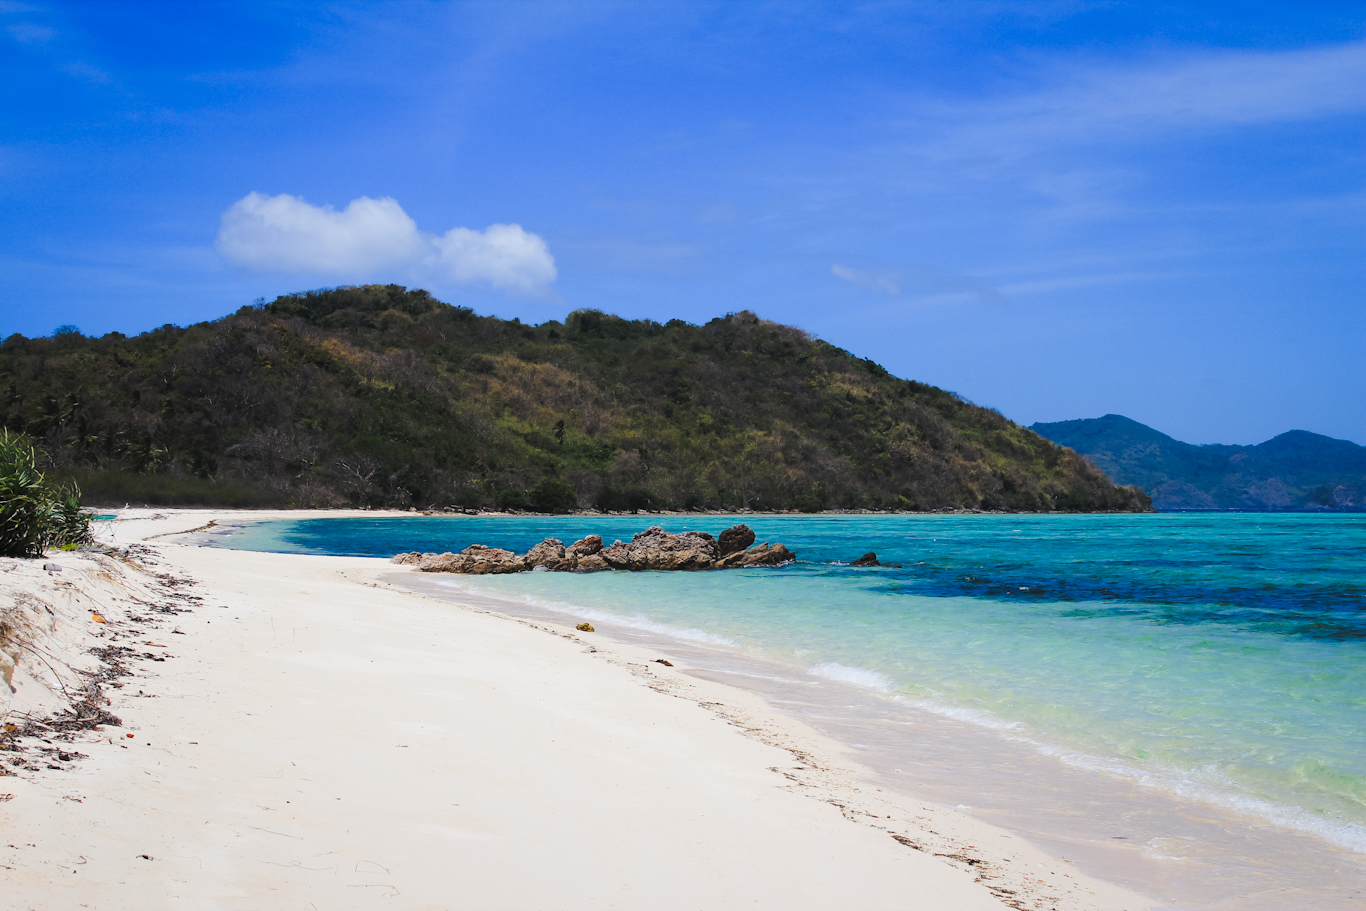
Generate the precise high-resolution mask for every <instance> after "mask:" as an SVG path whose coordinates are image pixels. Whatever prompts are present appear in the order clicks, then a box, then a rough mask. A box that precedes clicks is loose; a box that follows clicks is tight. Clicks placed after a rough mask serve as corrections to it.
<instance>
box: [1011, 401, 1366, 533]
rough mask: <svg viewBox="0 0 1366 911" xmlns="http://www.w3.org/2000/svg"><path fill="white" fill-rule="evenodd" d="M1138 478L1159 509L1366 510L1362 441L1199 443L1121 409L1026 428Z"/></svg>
mask: <svg viewBox="0 0 1366 911" xmlns="http://www.w3.org/2000/svg"><path fill="white" fill-rule="evenodd" d="M1029 429H1030V430H1033V431H1034V432H1035V433H1038V434H1040V435H1041V436H1045V437H1047V438H1048V439H1050V440H1053V441H1054V442H1055V443H1060V444H1061V445H1063V446H1069V447H1071V448H1072V449H1074V450H1076V451H1077V452H1079V453H1081V454H1082V455H1084V456H1086V457H1087V458H1089V459H1091V460H1092V461H1094V462H1095V463H1096V465H1098V466H1099V467H1100V468H1102V469H1104V470H1105V472H1106V474H1108V475H1109V476H1110V477H1112V478H1114V479H1115V481H1116V482H1117V483H1120V484H1136V485H1138V486H1140V487H1142V488H1143V489H1144V491H1146V492H1147V493H1148V494H1149V495H1150V496H1151V497H1152V498H1153V505H1154V506H1155V507H1157V508H1158V509H1341V510H1360V509H1363V508H1366V446H1358V445H1357V444H1356V443H1352V442H1349V441H1347V440H1335V439H1333V438H1331V437H1326V436H1321V435H1319V434H1317V433H1309V432H1308V431H1304V430H1292V431H1290V432H1288V433H1283V434H1281V435H1280V436H1278V437H1275V438H1273V439H1270V440H1267V441H1266V442H1265V443H1259V444H1258V445H1256V446H1222V445H1206V446H1196V445H1192V444H1190V443H1182V442H1181V441H1179V440H1174V439H1172V438H1171V437H1169V436H1167V435H1166V434H1165V433H1161V432H1160V431H1157V430H1154V429H1153V428H1151V427H1148V426H1146V425H1144V424H1140V423H1138V422H1137V421H1134V420H1130V419H1129V418H1126V417H1124V416H1122V415H1118V414H1107V415H1106V416H1105V417H1103V418H1092V419H1087V420H1078V421H1058V422H1055V423H1048V424H1045V423H1040V424H1033V425H1031V426H1030V428H1029Z"/></svg>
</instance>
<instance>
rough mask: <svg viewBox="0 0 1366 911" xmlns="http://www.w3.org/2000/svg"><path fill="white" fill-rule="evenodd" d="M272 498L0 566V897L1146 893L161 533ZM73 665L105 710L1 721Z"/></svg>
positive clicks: (512, 627) (892, 795)
mask: <svg viewBox="0 0 1366 911" xmlns="http://www.w3.org/2000/svg"><path fill="white" fill-rule="evenodd" d="M338 514H339V513H331V515H338ZM362 515H367V516H374V515H376V513H373V512H370V513H362ZM270 516H271V514H270V513H252V514H245V513H232V512H228V511H212V510H163V511H155V512H154V511H151V510H128V511H125V512H123V513H122V514H121V518H120V519H119V520H118V521H116V522H113V523H108V525H107V528H106V529H105V530H104V531H103V532H102V536H103V538H102V539H103V540H104V541H106V543H112V544H116V545H118V546H121V547H128V546H129V545H134V546H133V547H132V551H131V553H126V554H125V555H124V556H123V557H122V558H121V557H119V556H118V555H115V556H98V555H93V554H90V553H64V554H57V555H53V556H49V557H48V558H46V559H43V560H0V570H4V571H2V572H0V608H3V609H4V610H6V611H8V612H9V613H8V615H7V616H9V617H10V618H11V619H15V618H17V620H16V621H15V622H16V623H18V624H19V625H17V626H14V629H12V630H11V632H10V633H8V634H7V635H8V636H9V639H7V642H8V643H9V644H8V645H7V650H8V651H9V652H11V657H10V658H4V659H0V660H4V661H7V662H9V663H8V664H7V665H6V668H7V670H6V676H7V678H9V679H10V682H11V683H12V686H11V687H6V688H5V690H6V692H5V693H4V694H3V698H4V699H6V700H7V702H3V703H0V709H3V710H5V711H6V718H5V720H6V721H7V722H9V723H11V724H14V725H16V727H18V728H20V729H21V730H19V731H16V732H15V733H24V732H25V731H27V732H29V733H30V736H21V737H18V738H17V739H16V741H15V743H16V747H17V750H15V751H11V752H5V753H0V768H3V769H4V770H5V771H6V773H7V774H5V775H4V776H3V777H0V869H3V873H2V874H0V880H2V881H3V887H2V888H0V908H4V909H56V908H92V909H133V908H137V909H156V908H225V909H228V908H230V909H249V908H263V909H275V908H282V909H283V908H289V909H313V908H316V909H350V908H401V909H573V908H650V909H680V911H682V909H694V911H695V909H718V908H788V909H791V908H799V909H806V908H810V909H817V908H821V909H825V908H840V907H852V908H862V909H873V908H888V909H890V908H900V909H999V908H1002V907H1013V908H1019V909H1106V911H1111V909H1113V911H1119V909H1126V911H1140V909H1144V908H1151V907H1166V905H1165V904H1164V903H1162V902H1159V901H1157V900H1155V899H1152V898H1145V897H1143V896H1140V895H1137V894H1134V893H1132V892H1129V891H1126V890H1123V889H1120V888H1118V887H1115V886H1112V885H1110V884H1107V883H1103V882H1099V881H1097V880H1095V879H1091V878H1088V877H1086V876H1085V875H1084V874H1082V873H1080V872H1079V871H1078V870H1076V868H1075V867H1074V866H1072V865H1071V864H1069V863H1067V862H1065V861H1064V860H1062V859H1060V858H1053V857H1049V856H1047V855H1046V854H1044V853H1043V852H1041V851H1039V850H1037V849H1035V848H1034V847H1032V846H1031V845H1030V844H1029V843H1028V842H1026V841H1025V840H1023V839H1022V838H1020V837H1018V836H1012V835H1011V833H1008V832H1005V831H1002V830H1000V829H995V828H992V827H990V826H987V825H985V824H983V823H980V822H978V821H976V820H973V819H970V818H968V817H966V816H963V815H961V814H958V813H956V812H954V811H953V810H951V809H947V808H944V807H940V806H936V805H933V804H929V803H926V802H924V801H920V800H917V799H916V798H915V796H914V795H913V794H909V793H897V792H893V791H891V790H889V789H884V790H879V787H878V786H877V785H875V784H873V783H871V780H870V776H868V775H866V774H865V772H864V770H862V769H860V768H859V767H858V766H857V765H856V764H854V763H852V762H851V761H850V760H849V759H848V757H847V756H846V755H845V754H844V752H843V750H842V749H841V747H840V746H839V745H838V744H836V743H834V742H832V741H829V740H827V739H824V738H823V737H821V736H820V735H818V734H816V733H815V732H814V731H811V730H810V729H808V728H805V727H803V726H802V725H800V724H799V723H797V722H795V721H793V720H791V719H789V718H786V717H784V716H782V715H780V714H778V713H776V712H774V711H773V710H772V709H770V708H769V707H768V706H767V705H766V704H765V703H764V702H763V701H762V700H761V699H760V698H759V697H757V696H754V695H751V694H747V693H744V692H742V691H739V690H735V689H732V688H728V687H724V686H721V685H718V684H715V683H711V682H707V681H703V680H700V679H697V678H694V677H691V676H689V674H688V669H687V668H686V667H684V666H681V665H678V664H676V665H675V666H673V667H666V666H664V665H662V664H659V663H655V661H654V659H655V658H657V657H658V655H656V654H654V653H650V652H648V651H645V650H642V649H639V648H635V647H632V646H628V645H622V644H619V643H612V642H610V641H608V640H607V639H605V638H604V637H601V636H596V635H595V634H593V633H581V632H576V631H575V630H573V629H570V628H557V627H553V626H550V625H545V624H537V623H529V622H526V621H522V620H517V619H514V618H510V617H507V616H504V615H500V614H498V613H496V612H491V611H488V610H485V609H482V608H476V607H472V606H462V605H459V604H454V603H451V602H450V601H443V600H437V599H434V598H429V597H426V596H424V595H422V594H419V593H415V592H412V591H406V590H401V589H399V588H396V587H394V586H393V585H391V584H390V583H388V582H387V581H386V579H385V577H386V576H391V575H392V574H393V573H394V572H395V570H396V569H397V568H396V567H394V566H393V565H392V564H390V563H388V562H387V561H384V560H374V559H362V558H336V557H312V556H297V555H279V554H263V553H248V552H243V551H234V550H226V549H218V548H212V547H202V546H198V544H197V543H196V541H195V539H194V537H193V536H186V535H184V534H181V533H183V532H186V531H189V530H191V529H197V528H200V527H201V526H204V525H206V524H207V523H208V522H210V521H218V522H224V521H228V520H235V521H240V520H242V519H244V518H268V517H270ZM289 516H290V517H291V518H300V516H299V514H298V513H291V514H289ZM45 564H56V565H58V566H60V571H48V570H44V569H43V567H44V565H45ZM181 611H183V612H181ZM12 625H13V624H12ZM109 646H115V647H127V648H130V649H131V652H130V653H123V654H122V656H121V657H120V656H119V655H116V654H114V653H113V652H106V653H105V655H106V657H107V658H108V659H109V660H115V659H117V660H118V661H119V662H120V663H121V664H122V665H123V666H124V667H125V668H126V669H127V670H129V671H131V673H130V674H129V675H127V676H117V677H111V676H109V672H108V668H109V664H108V663H107V662H106V663H104V664H101V663H100V662H99V661H98V660H97V659H96V658H95V657H94V656H93V655H91V654H89V653H88V651H89V649H91V648H108V647H109ZM143 656H145V657H143ZM69 668H84V669H86V670H88V671H99V670H100V669H101V668H104V676H105V678H106V679H105V683H104V686H103V689H102V692H103V693H104V695H106V696H107V697H108V698H109V704H108V705H107V706H106V708H107V709H108V710H109V711H111V712H112V713H113V714H114V715H116V716H118V718H119V719H121V724H120V725H117V726H116V725H113V724H108V723H106V724H102V725H99V728H98V730H95V729H84V730H77V731H75V732H73V733H71V734H70V735H69V736H70V737H71V739H70V740H69V741H64V740H61V739H60V738H59V737H58V736H56V735H54V734H52V733H48V732H46V731H45V730H44V729H43V728H42V726H41V725H34V724H32V723H29V726H28V727H27V728H25V727H24V725H25V723H26V719H43V718H49V717H50V716H51V714H52V713H54V712H58V711H61V710H62V709H63V707H64V706H65V705H66V703H67V702H68V701H69V700H70V699H71V698H72V697H71V694H72V693H75V692H76V691H77V690H78V689H79V688H80V686H81V682H82V678H81V676H80V675H79V674H78V673H77V672H76V671H75V670H72V669H69ZM118 684H121V685H118ZM63 687H65V689H66V690H67V691H69V692H68V693H65V694H64V693H63ZM44 751H47V752H44ZM75 753H79V754H81V755H80V756H79V757H76V756H73V754H75ZM63 756H66V757H68V758H63ZM16 762H17V763H18V764H16Z"/></svg>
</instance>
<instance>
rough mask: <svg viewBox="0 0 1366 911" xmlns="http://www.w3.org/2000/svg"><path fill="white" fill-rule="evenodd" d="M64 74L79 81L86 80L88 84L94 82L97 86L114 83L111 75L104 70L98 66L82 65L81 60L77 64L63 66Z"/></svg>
mask: <svg viewBox="0 0 1366 911" xmlns="http://www.w3.org/2000/svg"><path fill="white" fill-rule="evenodd" d="M62 72H64V73H66V74H67V75H68V76H75V77H76V78H77V79H84V80H85V81H86V82H92V83H95V84H96V85H108V84H109V83H110V82H112V81H113V80H112V78H111V77H110V75H109V74H108V73H106V72H105V71H104V70H102V69H100V68H99V67H97V66H91V65H90V64H88V63H82V62H81V61H79V60H78V61H76V62H75V63H67V64H64V65H63V66H62Z"/></svg>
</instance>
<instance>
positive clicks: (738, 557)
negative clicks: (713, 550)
mask: <svg viewBox="0 0 1366 911" xmlns="http://www.w3.org/2000/svg"><path fill="white" fill-rule="evenodd" d="M795 559H797V555H796V554H794V553H793V552H792V551H790V550H788V549H787V547H785V546H784V545H782V544H769V543H768V542H764V543H763V544H758V545H756V546H754V547H751V548H749V549H748V550H742V551H740V552H739V553H734V554H731V555H730V556H728V557H725V558H724V559H721V560H718V561H717V563H716V568H717V569H739V568H740V567H742V566H777V565H778V564H779V563H787V562H788V561H790V560H795Z"/></svg>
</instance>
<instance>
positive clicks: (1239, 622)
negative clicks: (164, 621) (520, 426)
mask: <svg viewBox="0 0 1366 911" xmlns="http://www.w3.org/2000/svg"><path fill="white" fill-rule="evenodd" d="M745 521H746V522H747V524H749V525H750V526H751V527H752V528H753V529H754V530H755V531H756V532H757V533H758V535H759V540H761V541H763V540H773V541H779V540H780V541H782V542H783V543H785V544H787V545H788V547H790V548H792V549H793V550H794V551H795V552H796V553H797V555H798V562H797V563H795V564H792V565H789V566H785V567H779V568H773V569H755V570H743V571H734V572H724V573H638V574H632V573H600V574H591V575H575V574H558V573H525V574H519V575H515V576H500V577H479V578H469V577H460V578H458V579H455V578H453V579H452V581H453V582H454V583H455V584H458V585H460V586H462V587H464V588H466V589H468V590H471V591H478V592H482V593H485V594H490V595H496V596H500V597H507V598H516V599H522V600H526V601H532V602H535V603H540V604H551V605H554V606H556V607H557V608H559V609H562V610H565V611H567V612H570V613H575V614H579V615H582V616H585V617H590V618H593V617H596V618H610V619H614V620H617V621H619V622H625V623H634V624H643V625H648V626H649V627H650V628H654V629H660V630H665V631H671V632H672V633H673V634H676V635H683V636H692V637H705V638H707V639H709V640H711V641H714V642H717V643H721V644H723V646H725V647H733V648H740V649H748V650H753V651H756V652H759V653H762V654H765V655H769V656H775V657H780V658H781V659H782V660H786V661H790V662H797V663H800V664H802V665H804V666H805V667H807V668H809V669H812V670H814V671H815V673H817V674H819V675H824V676H826V677H830V678H832V679H838V680H843V681H846V682H853V683H859V684H862V685H865V686H867V687H869V688H870V689H871V690H874V691H877V692H879V693H881V694H883V695H884V696H890V697H899V698H903V699H906V700H909V701H912V702H916V703H917V704H921V705H925V706H929V707H933V708H935V709H936V710H939V711H944V712H950V713H956V717H962V718H967V719H969V720H973V721H975V722H976V723H981V724H987V725H989V726H994V727H998V728H1001V729H1005V730H1009V731H1011V732H1012V733H1013V735H1014V736H1020V737H1024V738H1026V739H1028V740H1030V741H1031V742H1035V743H1037V744H1039V745H1040V748H1042V749H1058V750H1068V751H1080V752H1081V753H1083V754H1084V755H1086V756H1090V757H1094V758H1096V759H1097V760H1098V761H1100V762H1101V764H1103V765H1106V764H1108V765H1107V767H1113V768H1121V769H1128V770H1130V771H1132V772H1133V773H1134V774H1141V775H1146V776H1149V777H1152V778H1160V779H1161V780H1163V781H1166V782H1167V783H1168V785H1169V786H1170V788H1171V789H1172V790H1174V791H1177V792H1179V793H1182V794H1184V795H1187V796H1190V795H1195V796H1197V797H1200V798H1201V799H1207V800H1210V801H1212V802H1215V803H1220V804H1223V805H1225V806H1231V807H1234V808H1236V809H1239V810H1241V811H1243V812H1249V813H1252V814H1254V815H1259V816H1261V817H1262V818H1265V819H1270V820H1273V821H1276V822H1278V823H1282V824H1285V825H1289V826H1292V827H1294V828H1298V829H1302V830H1306V831H1312V832H1314V833H1316V834H1319V835H1321V836H1323V837H1325V838H1327V839H1328V840H1330V841H1332V842H1334V843H1336V844H1339V845H1343V846H1347V847H1352V848H1355V849H1358V850H1366V515H1355V514H1347V515H1342V514H1338V515H1331V514H1329V515H1324V514H1213V515H1211V514H1160V515H1136V516H1010V515H1006V516H1001V515H981V516H973V515H969V516H810V517H806V516H803V517H754V518H747V519H746V520H745ZM654 523H657V524H661V525H663V526H664V527H665V528H667V529H669V530H671V531H682V530H686V529H698V530H703V531H709V532H712V533H713V534H715V533H718V532H720V531H721V530H722V529H723V528H724V527H726V526H727V525H729V524H731V523H730V522H729V521H727V520H726V519H724V518H720V517H701V518H683V517H657V518H650V517H610V518H584V517H566V518H548V517H547V518H516V519H507V518H478V517H460V518H411V519H308V520H301V521H284V522H270V523H261V524H260V525H256V526H250V527H248V528H246V529H243V530H242V531H240V532H239V533H238V534H236V535H234V536H233V537H231V538H229V539H228V543H229V546H234V547H244V548H248V549H261V550H282V551H291V552H301V553H319V554H348V555H357V556H384V557H388V556H391V555H393V554H395V553H398V552H401V551H408V550H421V551H445V550H459V549H461V548H463V547H465V546H466V545H468V544H471V543H476V542H477V543H485V544H490V545H494V546H500V547H508V548H510V549H514V550H518V551H525V550H526V549H527V548H529V547H530V546H531V545H533V544H535V543H536V542H538V541H540V540H541V539H542V538H544V537H547V536H554V537H558V538H560V539H562V540H564V541H565V542H566V543H568V542H569V541H571V540H573V539H575V538H578V537H582V536H583V535H585V534H590V533H598V534H602V535H603V537H604V538H606V539H607V540H608V541H610V540H611V539H612V538H613V537H620V538H629V537H630V535H631V534H632V533H634V532H637V531H640V530H642V529H643V528H645V527H646V526H647V525H649V524H654ZM867 551H875V552H876V553H877V554H878V556H879V558H880V559H882V560H883V561H884V562H899V563H901V564H902V567H901V568H899V569H896V568H877V569H871V568H870V569H862V568H856V567H851V566H848V565H847V563H848V562H849V561H851V560H853V559H854V558H856V557H858V556H860V555H861V554H863V553H865V552H867Z"/></svg>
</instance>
